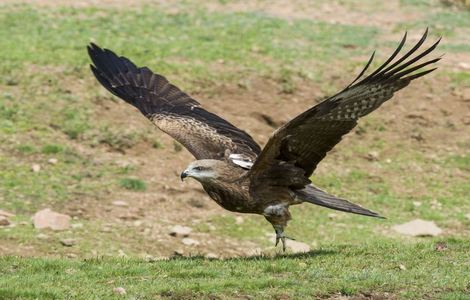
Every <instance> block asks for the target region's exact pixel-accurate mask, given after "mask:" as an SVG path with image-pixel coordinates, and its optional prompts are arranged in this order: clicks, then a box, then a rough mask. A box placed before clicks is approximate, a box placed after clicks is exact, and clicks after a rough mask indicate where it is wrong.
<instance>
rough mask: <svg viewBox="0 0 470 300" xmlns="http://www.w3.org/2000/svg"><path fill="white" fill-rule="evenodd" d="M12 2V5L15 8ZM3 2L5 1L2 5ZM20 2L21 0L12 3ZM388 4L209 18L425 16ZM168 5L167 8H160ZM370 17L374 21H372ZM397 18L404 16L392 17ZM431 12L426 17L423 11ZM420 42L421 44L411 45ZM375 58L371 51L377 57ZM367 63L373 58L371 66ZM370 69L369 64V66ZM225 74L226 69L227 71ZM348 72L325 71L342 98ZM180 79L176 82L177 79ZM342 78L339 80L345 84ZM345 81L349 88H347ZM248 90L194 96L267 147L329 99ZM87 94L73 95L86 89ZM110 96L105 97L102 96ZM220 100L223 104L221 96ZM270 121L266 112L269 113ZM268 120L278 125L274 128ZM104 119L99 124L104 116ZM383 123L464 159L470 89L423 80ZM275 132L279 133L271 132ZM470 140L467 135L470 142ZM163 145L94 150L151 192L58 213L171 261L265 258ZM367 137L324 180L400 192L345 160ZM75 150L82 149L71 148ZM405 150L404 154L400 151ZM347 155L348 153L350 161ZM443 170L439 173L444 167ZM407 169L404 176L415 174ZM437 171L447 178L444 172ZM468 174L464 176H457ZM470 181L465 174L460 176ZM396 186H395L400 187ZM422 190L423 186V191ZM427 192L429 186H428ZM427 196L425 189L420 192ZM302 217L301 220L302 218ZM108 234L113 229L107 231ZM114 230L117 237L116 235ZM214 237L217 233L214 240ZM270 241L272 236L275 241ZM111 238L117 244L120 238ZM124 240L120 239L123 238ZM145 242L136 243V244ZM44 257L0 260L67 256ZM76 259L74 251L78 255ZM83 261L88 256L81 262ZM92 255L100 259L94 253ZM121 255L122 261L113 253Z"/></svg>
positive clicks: (110, 111)
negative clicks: (233, 235)
mask: <svg viewBox="0 0 470 300" xmlns="http://www.w3.org/2000/svg"><path fill="white" fill-rule="evenodd" d="M9 1H11V0H7V2H9ZM3 2H4V1H3ZM12 2H15V3H18V1H12ZM21 2H26V3H34V4H40V5H46V6H47V5H57V4H59V3H60V4H61V5H69V4H70V5H74V6H78V7H83V6H90V5H91V6H93V5H100V6H104V5H111V6H120V5H122V4H123V3H126V4H127V1H121V0H109V1H93V0H90V1H73V2H69V1H65V0H59V1H49V0H37V1H21ZM380 3H381V4H380V5H378V4H377V5H376V6H374V7H370V6H369V7H367V8H364V9H360V8H356V9H354V10H351V5H348V4H344V3H343V2H340V4H321V5H317V4H312V3H311V1H284V0H281V1H272V2H269V3H268V2H267V1H266V2H263V1H260V2H247V1H238V2H233V3H231V4H230V3H229V4H227V5H222V4H220V3H219V2H218V1H210V2H207V3H204V4H202V3H201V5H206V6H207V9H208V10H213V11H217V10H233V11H249V10H258V11H264V12H266V13H267V14H272V15H274V16H278V17H282V18H287V19H290V18H312V19H318V20H323V21H328V22H331V23H342V24H368V25H374V26H378V27H380V28H383V29H384V30H383V32H387V29H391V28H392V27H393V26H394V24H395V23H397V22H403V21H409V20H414V19H418V18H419V17H420V16H419V12H416V11H413V12H412V13H410V12H406V11H404V10H403V9H401V8H400V6H399V1H381V2H380ZM160 5H168V4H165V3H163V2H160ZM371 11H373V12H374V13H373V14H371ZM390 11H393V12H396V13H390ZM421 13H424V12H421ZM400 34H401V33H395V32H391V31H390V34H389V35H388V36H383V37H381V38H382V41H384V42H385V41H397V39H398V38H399V36H400ZM411 38H412V39H414V40H416V38H417V36H412V37H411ZM467 39H468V37H467ZM371 50H372V49H371ZM386 55H387V53H386V52H385V50H382V52H381V53H379V57H381V58H382V59H383V58H384V57H385V56H386ZM364 59H365V58H364ZM465 61H466V62H470V56H469V55H468V54H459V55H447V56H445V58H444V60H443V61H442V62H440V66H441V70H447V71H453V70H459V71H470V70H468V69H467V68H468V65H465V64H459V63H460V62H465ZM364 62H365V61H364ZM221 67H223V66H221ZM341 72H342V69H341V63H340V62H338V63H337V65H334V66H332V68H331V69H330V70H328V71H327V72H325V74H327V75H328V76H329V78H325V79H324V80H326V81H336V82H335V83H334V86H336V87H337V88H338V90H339V89H340V88H341V87H343V86H344V85H345V84H346V83H347V82H346V81H347V80H348V79H347V78H348V77H350V78H353V76H354V75H353V74H351V76H345V75H344V74H342V73H341ZM168 76H169V77H170V78H171V74H168ZM338 78H340V79H338ZM345 80H346V81H345ZM245 84H247V85H248V86H249V88H241V87H240V86H239V85H237V84H236V83H234V84H231V85H227V84H224V85H220V86H212V87H209V88H206V89H204V91H202V92H199V93H196V94H193V95H192V96H194V98H196V99H198V100H199V101H200V102H201V103H202V104H203V105H205V106H206V107H210V109H211V110H212V111H213V112H215V113H216V114H219V115H221V116H223V117H225V118H226V119H228V120H229V121H231V122H232V123H234V124H236V125H238V126H240V127H242V128H243V129H245V130H246V131H247V132H248V133H250V134H251V135H252V136H253V137H254V138H255V140H257V141H258V142H259V143H260V144H264V143H265V142H266V141H267V139H268V137H269V135H270V133H271V132H272V131H273V130H274V128H275V127H277V126H278V125H280V124H282V123H284V122H286V121H288V120H289V119H290V118H292V117H294V116H295V115H297V114H298V113H300V112H302V111H303V110H305V109H306V108H308V107H309V106H311V105H312V104H314V103H315V102H317V101H319V100H320V99H321V98H323V97H325V96H326V95H325V94H324V92H322V91H321V87H320V86H318V85H317V84H315V83H313V82H311V81H307V80H302V79H297V80H296V82H295V86H296V89H295V90H294V92H293V94H285V93H282V92H281V91H280V87H279V84H278V82H276V81H274V80H271V79H267V78H259V77H257V76H256V75H255V74H254V75H253V77H252V78H246V80H245ZM79 88H80V86H76V87H71V89H72V90H73V89H79ZM103 94H104V92H103ZM214 95H216V96H214ZM101 105H102V106H103V107H102V109H100V110H97V111H99V114H100V117H103V115H104V116H106V117H107V118H114V119H115V120H116V123H125V124H127V125H128V126H130V127H133V128H142V129H145V128H148V127H149V126H152V125H151V124H150V123H149V122H148V121H147V120H146V119H144V117H141V116H140V115H139V113H138V112H137V111H136V110H135V109H133V108H131V107H129V106H128V105H127V104H125V103H123V102H121V101H119V102H116V103H114V102H109V101H108V102H107V103H103V104H101ZM261 112H262V113H261ZM266 116H268V117H269V118H268V119H269V121H267V120H266ZM97 117H98V115H97ZM374 118H375V120H378V121H379V122H382V124H383V126H385V127H387V130H385V131H383V132H382V133H380V138H381V139H384V140H387V141H388V142H389V144H390V145H393V144H394V143H396V144H400V145H405V147H406V148H410V149H415V150H417V151H420V152H423V153H424V154H425V156H426V157H438V156H440V155H449V153H456V154H459V153H461V151H462V147H460V146H459V145H462V144H466V145H469V137H468V132H469V126H470V99H469V90H468V88H467V89H460V88H457V89H456V88H455V87H454V86H453V85H452V84H451V82H450V80H448V81H447V82H443V80H442V77H439V78H437V76H436V75H434V74H433V75H431V76H428V77H426V78H425V79H424V80H421V81H419V82H416V83H414V84H412V85H411V86H410V87H409V88H407V89H405V90H404V91H402V92H400V93H399V94H398V95H397V96H396V97H395V98H394V99H393V101H390V102H388V103H386V104H385V105H384V106H383V107H382V108H381V109H380V110H378V111H377V112H375V113H374ZM270 123H271V124H270ZM464 132H466V134H464ZM155 136H157V137H158V139H159V140H160V141H161V142H162V143H163V144H164V145H165V146H166V148H165V150H163V151H162V150H161V149H154V148H153V147H152V145H150V144H149V143H145V142H142V143H139V144H138V145H136V146H134V147H132V148H131V149H129V150H126V151H125V153H120V152H115V151H111V150H110V149H108V148H106V147H101V148H98V149H93V153H89V154H90V155H92V156H93V157H92V158H91V159H93V160H95V161H96V162H97V163H99V162H109V161H113V162H114V163H116V164H122V165H132V166H139V167H138V168H137V170H138V171H137V173H135V175H136V176H137V177H139V178H141V179H142V180H144V181H145V182H147V185H148V188H147V191H146V192H131V191H129V192H125V193H122V192H120V193H117V192H115V191H112V190H110V191H109V193H108V196H107V197H106V198H105V199H103V198H100V199H95V198H94V197H93V196H91V195H85V196H84V197H80V198H79V199H77V200H75V201H73V202H68V203H65V204H62V205H59V206H57V207H55V209H56V210H59V211H61V212H64V213H68V214H70V215H72V216H75V217H77V218H78V219H85V220H101V222H102V224H103V225H102V226H103V229H102V231H103V232H105V233H106V232H108V231H109V230H108V229H109V228H111V229H112V228H113V226H116V225H119V226H127V228H128V229H127V230H128V231H129V232H133V234H135V235H136V236H139V239H141V244H140V245H134V246H133V249H134V251H135V252H138V253H139V251H140V253H142V255H145V254H150V255H152V256H168V255H172V254H173V253H174V251H175V250H181V251H182V252H184V253H185V254H189V253H194V254H197V253H202V254H208V253H214V254H216V255H218V256H233V255H246V254H250V253H253V252H255V251H258V250H259V249H261V248H263V247H264V245H258V244H255V243H253V242H250V241H246V240H242V241H240V240H238V239H229V238H228V237H227V236H224V234H223V229H219V228H215V227H216V225H215V224H211V223H210V220H211V218H212V217H217V216H221V215H222V216H224V215H232V216H237V215H236V214H232V213H229V212H226V211H224V210H223V209H221V208H220V207H218V206H217V205H216V204H215V203H214V202H213V201H211V200H210V199H209V197H208V196H207V195H205V193H204V192H203V191H202V190H201V188H200V186H199V184H198V183H196V182H194V181H190V180H189V181H186V182H184V183H181V181H180V179H179V176H178V175H179V172H180V171H181V170H183V169H184V168H185V166H186V165H187V164H188V163H189V162H191V161H192V160H193V158H192V156H191V155H190V154H189V153H188V152H187V151H186V150H182V151H175V150H174V149H172V148H173V142H172V140H171V138H170V137H168V136H166V135H165V134H163V133H161V132H158V131H156V132H155ZM358 138H360V139H361V140H362V142H364V143H366V144H367V143H371V142H373V140H374V139H377V138H378V136H377V134H373V135H367V134H365V135H360V133H358V132H353V133H351V134H350V135H348V136H347V137H346V138H345V139H344V140H343V142H342V143H341V144H340V145H339V146H338V147H337V148H335V150H334V151H332V152H331V153H330V155H329V156H328V157H327V158H326V159H325V160H324V162H322V164H321V165H320V168H319V169H318V172H319V174H327V173H330V172H331V173H334V174H341V173H342V172H346V169H348V168H355V167H357V168H360V169H361V170H362V171H365V172H370V173H373V174H380V175H381V176H383V177H386V178H387V180H390V181H391V182H392V184H391V186H392V188H394V189H400V188H401V187H400V181H399V178H398V177H399V176H400V175H401V174H386V173H384V172H383V171H381V170H380V168H379V167H377V165H375V164H374V163H371V162H369V161H368V160H367V158H365V157H362V158H357V157H351V156H350V155H351V154H347V153H348V152H347V151H346V150H347V148H348V145H350V143H356V142H357V139H358ZM70 143H72V144H73V142H70ZM74 147H76V149H78V151H82V152H83V153H84V154H86V153H87V151H90V150H89V149H87V148H84V147H82V146H81V145H79V144H76V145H74ZM400 149H403V148H400ZM400 149H398V148H396V149H394V148H388V149H385V150H384V151H383V152H382V153H381V154H380V155H381V156H382V157H387V158H391V159H392V160H393V158H394V157H395V156H397V155H399V154H400V153H399V152H400V151H402V150H400ZM345 153H346V154H345ZM436 168H438V167H437V166H436ZM406 171H407V170H405V172H406ZM415 171H416V170H413V165H412V163H411V164H410V166H409V172H410V174H415V175H416V174H417V173H416V172H415ZM437 171H438V170H437ZM457 175H459V174H457ZM460 175H461V176H466V174H460ZM394 181H396V182H395V183H394ZM416 184H417V186H420V183H419V182H416ZM423 188H425V187H423ZM416 191H418V192H419V188H417V189H416ZM116 200H121V201H126V202H127V203H129V206H128V207H118V206H115V205H112V202H113V201H116ZM247 218H251V217H250V216H245V215H239V218H237V222H245V221H246V219H247ZM294 218H295V216H294ZM201 223H204V224H206V225H207V226H208V228H209V232H207V233H198V232H195V233H192V234H191V238H193V239H196V240H198V241H199V242H200V244H199V245H197V246H185V245H183V244H182V243H181V241H180V240H179V239H176V238H174V237H171V236H169V235H168V231H169V229H170V228H171V227H172V226H173V225H175V224H184V225H188V226H192V227H195V226H196V227H197V226H199V225H198V224H201ZM107 228H108V229H107ZM111 231H112V230H111ZM211 231H214V232H211ZM266 233H267V234H269V233H270V231H267V232H266ZM106 234H110V235H113V233H112V232H108V233H106ZM114 235H115V238H116V239H117V240H119V239H120V237H119V234H114ZM136 240H137V239H136ZM48 251H49V252H46V253H44V252H42V250H38V249H35V248H33V247H31V246H29V245H28V244H27V243H26V244H22V245H16V244H15V245H8V242H7V243H6V244H3V245H0V255H5V254H21V255H52V256H54V255H57V254H59V253H62V251H58V250H48ZM69 252H70V253H71V254H73V253H74V250H73V249H71V250H70V251H69ZM76 254H78V255H81V254H80V253H76ZM90 254H93V253H90ZM114 254H115V253H114Z"/></svg>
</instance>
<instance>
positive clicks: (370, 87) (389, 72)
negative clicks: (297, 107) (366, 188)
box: [250, 30, 440, 186]
mask: <svg viewBox="0 0 470 300" xmlns="http://www.w3.org/2000/svg"><path fill="white" fill-rule="evenodd" d="M427 33H428V31H427V30H426V31H425V33H424V35H423V36H422V38H421V39H420V40H419V42H418V43H417V44H416V45H415V46H414V47H413V48H412V49H410V50H409V51H408V52H407V53H406V54H404V55H403V56H402V57H401V58H399V59H397V60H396V61H395V62H394V63H391V62H392V61H393V60H394V59H395V57H396V56H397V55H398V54H399V52H400V51H401V49H402V47H403V45H404V44H405V41H406V34H405V36H404V37H403V39H402V41H401V42H400V44H399V46H398V48H397V49H396V51H395V52H394V53H393V54H392V56H391V57H390V58H389V59H388V60H387V61H386V62H385V63H384V64H383V65H382V66H380V67H379V68H378V69H377V70H375V71H374V72H372V73H371V74H370V75H368V76H367V77H365V78H364V79H362V80H360V81H358V80H359V79H361V78H362V76H363V75H364V73H365V71H366V70H367V68H368V67H369V66H370V64H371V62H372V60H373V57H374V54H373V55H372V56H371V58H370V60H369V62H368V63H367V65H366V66H365V68H364V69H363V70H362V72H361V73H360V74H359V76H358V77H357V78H356V79H355V80H354V81H353V82H352V83H351V84H350V85H349V86H347V87H346V88H345V89H344V90H342V91H341V92H339V93H338V94H336V95H334V96H332V97H330V98H328V99H326V100H324V101H323V102H321V103H319V104H318V105H315V106H313V107H312V108H310V109H308V110H307V111H305V112H304V113H302V114H300V115H298V116H297V117H295V118H294V119H293V120H291V121H290V122H288V123H287V124H285V125H284V126H282V127H281V128H279V129H278V130H276V131H275V132H274V134H273V135H272V136H271V138H270V139H269V141H268V143H267V145H266V146H265V147H264V149H263V151H262V153H261V154H260V156H259V157H258V159H257V160H256V161H255V164H254V165H253V167H252V169H251V171H250V172H251V174H250V176H251V177H252V179H253V185H254V186H259V185H264V184H266V183H257V180H259V179H261V178H263V176H262V174H264V173H269V172H271V169H272V167H273V165H275V164H278V163H279V161H284V162H289V163H290V164H293V165H295V166H296V167H298V168H301V169H303V170H304V173H303V176H304V177H307V178H308V177H310V175H311V174H312V173H313V171H314V170H315V168H316V166H317V165H318V163H319V162H320V161H321V160H322V159H323V158H324V157H325V155H326V154H327V152H328V151H330V150H331V149H332V148H333V147H334V146H335V145H336V144H337V143H339V142H340V141H341V139H342V136H343V135H345V134H346V133H348V132H349V131H351V130H352V129H353V128H354V127H355V126H356V125H357V121H358V119H359V118H361V117H363V116H365V115H367V114H369V113H370V112H372V111H374V110H375V109H377V108H378V107H379V106H380V105H382V104H383V103H384V102H385V101H387V100H389V99H391V98H392V96H393V94H394V93H395V92H396V91H398V90H400V89H402V88H404V87H406V86H407V85H408V84H409V83H410V82H411V81H412V80H413V79H416V78H419V77H421V76H423V75H426V74H428V73H430V72H431V71H433V70H435V69H430V70H424V71H423V70H422V68H423V67H425V66H427V65H430V64H433V63H435V62H437V61H438V60H439V59H440V58H436V59H431V60H428V61H425V62H424V63H419V64H416V63H418V62H419V60H420V59H422V58H423V57H425V56H426V55H428V54H429V53H430V52H431V51H433V50H434V49H435V48H436V46H437V45H438V44H439V41H440V39H439V40H438V41H437V42H435V43H434V44H433V45H432V46H431V47H429V48H428V49H426V50H424V51H423V52H422V53H420V54H418V55H416V56H415V57H414V58H412V59H410V56H411V55H412V54H414V53H415V52H416V51H417V50H418V49H419V48H420V47H421V46H422V44H423V43H424V41H425V40H426V37H427ZM415 71H420V72H418V73H413V72H415ZM289 180H291V179H289Z"/></svg>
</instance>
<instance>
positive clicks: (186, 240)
mask: <svg viewBox="0 0 470 300" xmlns="http://www.w3.org/2000/svg"><path fill="white" fill-rule="evenodd" d="M181 242H182V243H183V244H185V245H186V246H197V245H199V244H200V243H199V241H196V240H194V239H191V238H184V239H182V240H181Z"/></svg>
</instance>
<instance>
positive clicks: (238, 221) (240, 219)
mask: <svg viewBox="0 0 470 300" xmlns="http://www.w3.org/2000/svg"><path fill="white" fill-rule="evenodd" d="M244 221H245V220H244V219H243V217H242V216H236V217H235V224H237V225H240V224H243V222H244Z"/></svg>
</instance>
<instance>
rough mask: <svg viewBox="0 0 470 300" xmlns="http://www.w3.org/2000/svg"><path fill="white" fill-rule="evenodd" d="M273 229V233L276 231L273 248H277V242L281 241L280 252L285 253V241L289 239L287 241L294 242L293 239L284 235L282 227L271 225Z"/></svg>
mask: <svg viewBox="0 0 470 300" xmlns="http://www.w3.org/2000/svg"><path fill="white" fill-rule="evenodd" d="M273 227H274V231H276V244H275V245H274V247H277V245H278V244H279V240H281V242H282V251H284V252H285V251H286V239H289V240H295V239H293V238H291V237H288V236H286V235H284V226H282V225H273Z"/></svg>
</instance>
